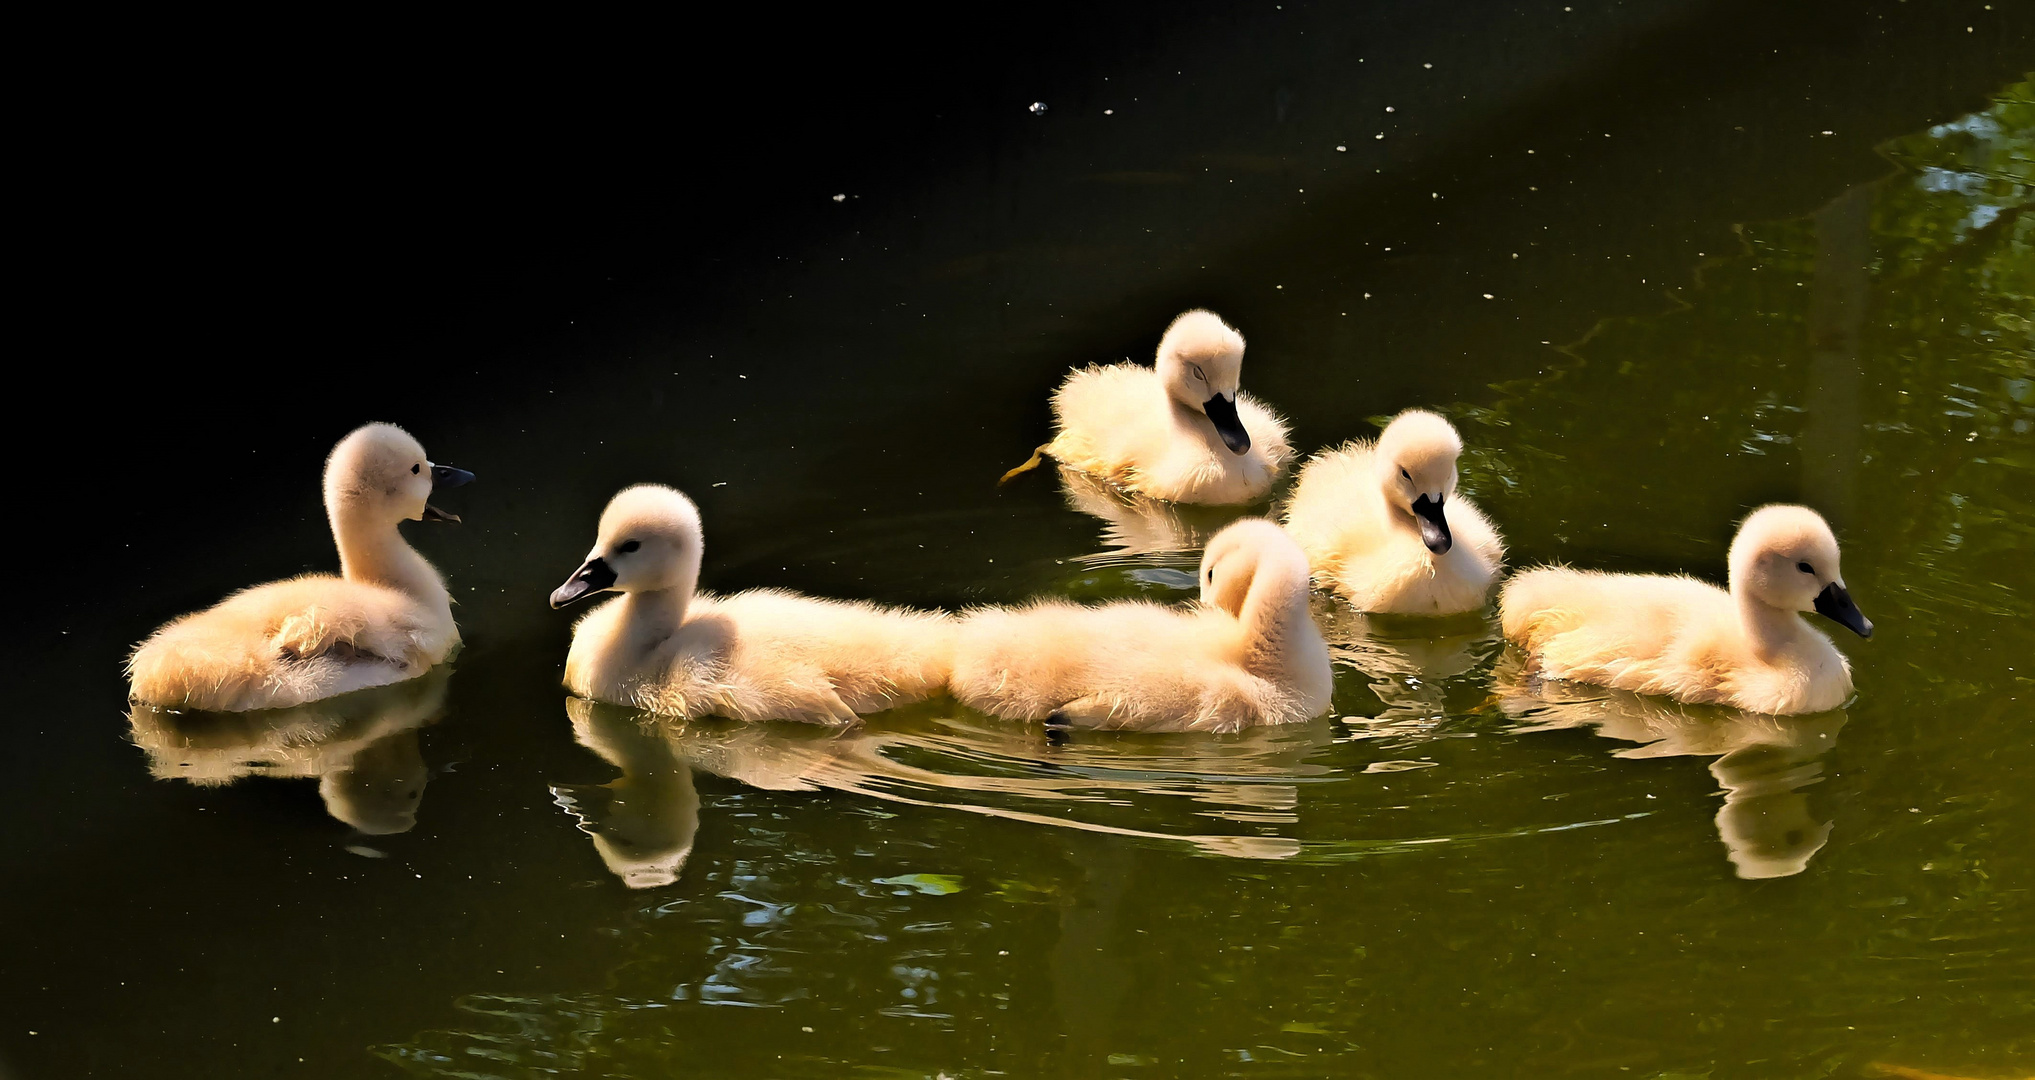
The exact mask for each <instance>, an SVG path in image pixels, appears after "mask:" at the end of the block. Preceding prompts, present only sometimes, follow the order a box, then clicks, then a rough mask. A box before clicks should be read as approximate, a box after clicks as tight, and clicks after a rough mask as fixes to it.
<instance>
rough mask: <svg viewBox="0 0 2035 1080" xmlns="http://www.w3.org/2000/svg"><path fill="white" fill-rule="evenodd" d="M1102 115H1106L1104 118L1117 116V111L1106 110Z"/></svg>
mask: <svg viewBox="0 0 2035 1080" xmlns="http://www.w3.org/2000/svg"><path fill="white" fill-rule="evenodd" d="M1102 115H1104V116H1115V115H1116V110H1115V109H1104V110H1102Z"/></svg>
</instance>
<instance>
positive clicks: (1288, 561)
mask: <svg viewBox="0 0 2035 1080" xmlns="http://www.w3.org/2000/svg"><path fill="white" fill-rule="evenodd" d="M1307 601H1308V585H1307V558H1306V556H1304V555H1302V554H1301V553H1300V549H1299V548H1298V547H1295V546H1294V544H1293V541H1292V540H1291V539H1290V538H1288V537H1287V536H1286V534H1285V532H1284V531H1283V530H1281V529H1280V528H1279V526H1277V525H1275V524H1273V523H1272V522H1269V521H1266V520H1265V519H1263V518H1246V519H1244V520H1242V521H1238V522H1236V523H1234V524H1232V525H1230V526H1229V527H1228V528H1226V529H1224V530H1223V531H1221V532H1219V533H1217V534H1216V535H1215V537H1214V539H1212V540H1210V541H1209V544H1208V550H1207V551H1206V552H1205V553H1204V554H1203V555H1202V559H1201V603H1199V604H1197V605H1195V606H1194V607H1193V608H1192V609H1189V610H1180V609H1177V608H1169V607H1163V606H1161V605H1158V604H1153V603H1148V602H1145V601H1120V602H1117V603H1112V604H1103V605H1101V606H1097V607H1087V606H1083V605H1080V604H1073V603H1068V602H1066V601H1062V600H1047V601H1043V602H1040V603H1036V604H1032V605H1030V606H1027V607H1021V608H1016V609H1010V608H984V609H982V610H979V611H975V612H972V613H970V614H969V615H967V616H966V617H965V618H964V619H963V620H962V622H961V631H960V634H959V636H958V638H957V640H956V642H955V646H954V677H953V680H952V682H951V684H950V685H951V688H952V690H953V692H954V696H955V697H956V698H959V699H960V700H961V702H962V703H963V704H965V705H967V706H969V707H970V708H974V709H978V710H980V711H982V712H986V713H990V714H992V715H995V716H1000V717H1003V718H1004V719H1006V720H1048V719H1050V720H1056V721H1059V722H1062V723H1066V724H1071V725H1075V726H1078V727H1089V728H1111V729H1126V730H1135V731H1218V732H1227V731H1237V730H1240V729H1243V728H1248V727H1254V726H1257V725H1260V724H1286V723H1295V722H1298V721H1302V720H1309V719H1312V718H1314V717H1316V716H1319V715H1321V713H1322V712H1323V710H1325V709H1327V708H1328V701H1329V695H1330V693H1331V691H1332V690H1333V689H1334V675H1333V673H1332V672H1331V671H1330V668H1329V658H1328V646H1327V644H1326V643H1324V642H1323V641H1322V638H1321V632H1320V631H1319V630H1317V629H1315V625H1314V620H1313V619H1312V618H1311V617H1310V616H1309V615H1308V611H1307Z"/></svg>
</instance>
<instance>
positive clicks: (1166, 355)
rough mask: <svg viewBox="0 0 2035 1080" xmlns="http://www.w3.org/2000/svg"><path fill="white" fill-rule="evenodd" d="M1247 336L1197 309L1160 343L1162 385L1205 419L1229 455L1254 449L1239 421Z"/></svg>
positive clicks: (1159, 364) (1169, 328)
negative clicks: (1239, 403) (1238, 387)
mask: <svg viewBox="0 0 2035 1080" xmlns="http://www.w3.org/2000/svg"><path fill="white" fill-rule="evenodd" d="M1243 368H1244V336H1243V335H1242V334H1239V333H1237V332H1236V330H1235V329H1234V328H1232V327H1231V326H1230V325H1229V324H1228V323H1225V322H1223V321H1222V319H1220V318H1219V317H1217V316H1216V314H1215V312H1213V311H1202V310H1200V309H1199V308H1197V309H1195V310H1193V311H1189V312H1187V313H1185V314H1183V315H1181V316H1180V317H1179V318H1177V319H1174V320H1173V325H1171V326H1169V327H1167V328H1166V336H1164V337H1162V338H1160V339H1159V357H1158V370H1159V380H1160V381H1161V382H1163V383H1165V385H1166V393H1167V394H1169V395H1171V396H1172V398H1173V400H1175V401H1177V402H1179V403H1180V404H1182V405H1185V406H1187V407H1188V408H1190V409H1193V410H1195V411H1197V412H1200V413H1202V414H1204V415H1206V416H1207V417H1208V419H1209V422H1210V423H1212V424H1214V425H1215V433H1216V434H1217V435H1220V436H1222V442H1223V445H1224V446H1227V447H1229V448H1230V452H1231V453H1235V454H1241V453H1244V452H1246V451H1248V450H1249V449H1250V448H1251V436H1250V433H1249V432H1247V431H1245V430H1244V422H1243V421H1242V420H1241V419H1238V417H1237V383H1238V381H1239V380H1240V379H1241V378H1242V377H1243Z"/></svg>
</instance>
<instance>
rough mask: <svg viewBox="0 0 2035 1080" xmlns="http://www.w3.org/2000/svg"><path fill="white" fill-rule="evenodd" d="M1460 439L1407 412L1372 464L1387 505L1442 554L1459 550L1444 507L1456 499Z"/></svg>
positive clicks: (1425, 416) (1426, 415)
mask: <svg viewBox="0 0 2035 1080" xmlns="http://www.w3.org/2000/svg"><path fill="white" fill-rule="evenodd" d="M1462 453H1463V440H1462V437H1461V436H1459V435H1457V434H1456V429H1455V427H1454V426H1453V425H1451V424H1450V423H1449V422H1448V421H1446V420H1444V419H1442V418H1441V417H1439V416H1436V415H1435V414H1433V413H1431V412H1426V411H1424V410H1421V409H1408V410H1406V411H1405V412H1403V413H1400V414H1399V415H1398V416H1396V417H1393V418H1392V422H1391V423H1390V424H1387V425H1385V431H1384V434H1382V435H1379V436H1378V447H1377V450H1376V451H1374V452H1373V454H1372V459H1373V460H1374V461H1376V462H1377V469H1378V482H1379V484H1380V485H1382V486H1383V488H1384V491H1385V501H1386V502H1389V503H1391V504H1392V505H1393V506H1394V507H1397V508H1398V509H1400V510H1403V511H1405V512H1406V513H1408V514H1411V515H1413V520H1414V524H1416V525H1417V526H1419V528H1420V541H1421V543H1423V544H1426V545H1427V550H1429V551H1432V552H1434V553H1435V554H1436V555H1440V554H1443V553H1445V552H1447V551H1448V549H1449V548H1451V547H1453V546H1455V538H1454V537H1453V536H1451V535H1450V534H1449V523H1448V518H1447V516H1446V515H1444V514H1443V513H1442V506H1443V504H1444V503H1446V502H1447V501H1448V499H1449V496H1451V495H1454V494H1455V493H1456V459H1457V458H1459V457H1461V456H1462Z"/></svg>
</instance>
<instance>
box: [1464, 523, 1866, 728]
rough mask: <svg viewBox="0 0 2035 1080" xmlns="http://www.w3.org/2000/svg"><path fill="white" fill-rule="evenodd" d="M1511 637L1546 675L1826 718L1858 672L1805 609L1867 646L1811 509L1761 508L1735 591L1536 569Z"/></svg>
mask: <svg viewBox="0 0 2035 1080" xmlns="http://www.w3.org/2000/svg"><path fill="white" fill-rule="evenodd" d="M1498 610H1499V615H1500V618H1501V619H1502V621H1503V623H1504V630H1505V636H1506V637H1507V638H1510V639H1511V640H1513V641H1516V642H1518V643H1519V644H1520V645H1522V646H1524V647H1525V648H1526V651H1527V653H1528V654H1529V656H1530V657H1531V658H1532V660H1533V661H1534V662H1536V663H1537V664H1538V666H1539V671H1540V673H1541V674H1543V675H1545V676H1547V677H1549V678H1556V679H1568V680H1572V681H1574V682H1585V683H1595V684H1598V685H1601V686H1612V687H1617V688H1619V689H1622V690H1633V691H1637V692H1639V693H1642V694H1664V695H1666V696H1668V697H1671V698H1674V699H1675V700H1677V701H1686V702H1695V703H1700V704H1714V705H1729V706H1731V707H1733V708H1737V709H1745V710H1747V711H1750V712H1757V713H1769V714H1782V715H1784V714H1791V713H1811V712H1822V711H1824V710H1826V709H1834V708H1836V707H1838V706H1839V705H1842V704H1843V703H1844V701H1845V699H1846V698H1848V697H1850V696H1851V664H1850V662H1849V661H1847V660H1846V659H1845V658H1844V654H1843V653H1840V652H1838V651H1837V647H1836V646H1835V645H1832V644H1831V643H1830V639H1829V638H1828V637H1825V636H1824V635H1823V634H1822V633H1821V632H1819V631H1817V630H1816V629H1815V628H1814V627H1811V626H1810V625H1809V624H1808V623H1807V622H1805V621H1803V619H1802V617H1801V615H1799V614H1797V613H1798V612H1803V611H1816V612H1819V613H1821V614H1823V615H1825V616H1827V617H1828V618H1830V619H1832V620H1834V621H1835V622H1837V623H1838V624H1839V625H1841V626H1843V627H1845V628H1846V629H1848V630H1851V631H1852V632H1853V633H1856V634H1857V635H1858V636H1860V637H1871V636H1872V623H1871V622H1870V621H1868V620H1867V619H1866V617H1865V616H1864V615H1863V614H1861V613H1860V612H1859V610H1858V606H1857V605H1856V604H1854V603H1852V600H1851V594H1850V593H1849V592H1847V591H1845V588H1844V576H1843V575H1842V574H1841V573H1839V571H1838V566H1837V538H1836V537H1835V536H1833V535H1831V532H1830V526H1829V525H1828V524H1826V523H1825V522H1824V520H1823V517H1822V515H1820V514H1818V513H1816V512H1815V511H1814V510H1810V509H1808V508H1807V507H1802V506H1765V507H1761V508H1760V509H1758V510H1755V511H1753V513H1752V515H1751V516H1749V517H1747V518H1746V519H1745V522H1744V524H1742V525H1740V526H1739V527H1738V536H1737V537H1736V538H1735V539H1733V540H1732V542H1731V591H1730V592H1728V593H1727V592H1725V591H1724V590H1723V589H1720V588H1718V587H1717V586H1715V585H1711V584H1709V583H1708V582H1703V581H1698V580H1696V579H1694V578H1691V577H1683V576H1675V577H1666V576H1660V575H1653V574H1603V573H1595V572H1591V571H1585V570H1570V569H1567V568H1564V567H1543V568H1540V569H1536V570H1529V571H1527V572H1526V573H1523V574H1520V575H1519V576H1517V577H1515V578H1513V579H1512V580H1511V581H1509V582H1507V583H1506V585H1505V589H1504V592H1503V593H1502V594H1500V596H1499V600H1498Z"/></svg>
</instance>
